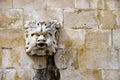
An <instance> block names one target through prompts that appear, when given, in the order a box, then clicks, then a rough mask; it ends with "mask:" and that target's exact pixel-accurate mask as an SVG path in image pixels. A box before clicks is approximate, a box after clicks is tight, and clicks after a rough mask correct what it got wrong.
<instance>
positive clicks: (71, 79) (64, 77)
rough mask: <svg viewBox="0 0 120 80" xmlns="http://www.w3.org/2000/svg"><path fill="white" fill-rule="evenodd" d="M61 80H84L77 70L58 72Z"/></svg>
mask: <svg viewBox="0 0 120 80" xmlns="http://www.w3.org/2000/svg"><path fill="white" fill-rule="evenodd" d="M60 74H61V80H84V79H83V78H82V76H81V74H80V72H79V70H74V69H66V70H60Z"/></svg>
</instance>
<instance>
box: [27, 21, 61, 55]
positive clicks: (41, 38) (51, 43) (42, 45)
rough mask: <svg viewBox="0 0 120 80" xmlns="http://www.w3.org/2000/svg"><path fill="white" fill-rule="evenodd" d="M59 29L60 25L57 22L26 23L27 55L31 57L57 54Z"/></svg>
mask: <svg viewBox="0 0 120 80" xmlns="http://www.w3.org/2000/svg"><path fill="white" fill-rule="evenodd" d="M59 28H60V24H59V23H58V22H57V21H56V20H53V21H49V22H40V21H29V22H26V25H25V34H26V35H25V40H26V53H27V54H29V55H35V54H36V55H52V54H54V53H56V49H57V41H58V39H57V38H58V35H57V33H58V30H59Z"/></svg>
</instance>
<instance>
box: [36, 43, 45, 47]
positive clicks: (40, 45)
mask: <svg viewBox="0 0 120 80" xmlns="http://www.w3.org/2000/svg"><path fill="white" fill-rule="evenodd" d="M37 46H38V47H39V48H44V47H46V46H47V44H46V43H39V44H37Z"/></svg>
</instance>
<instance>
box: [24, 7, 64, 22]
mask: <svg viewBox="0 0 120 80" xmlns="http://www.w3.org/2000/svg"><path fill="white" fill-rule="evenodd" d="M62 12H63V11H62V10H50V9H49V10H48V9H47V10H46V9H40V10H32V11H31V10H25V13H24V16H25V22H26V21H29V20H39V21H50V20H58V22H60V23H61V24H62V22H63V14H62Z"/></svg>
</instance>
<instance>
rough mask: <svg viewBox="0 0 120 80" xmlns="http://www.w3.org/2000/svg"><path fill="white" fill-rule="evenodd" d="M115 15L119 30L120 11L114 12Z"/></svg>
mask: <svg viewBox="0 0 120 80" xmlns="http://www.w3.org/2000/svg"><path fill="white" fill-rule="evenodd" d="M113 13H114V15H115V16H116V23H117V26H118V28H120V10H116V11H113Z"/></svg>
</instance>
